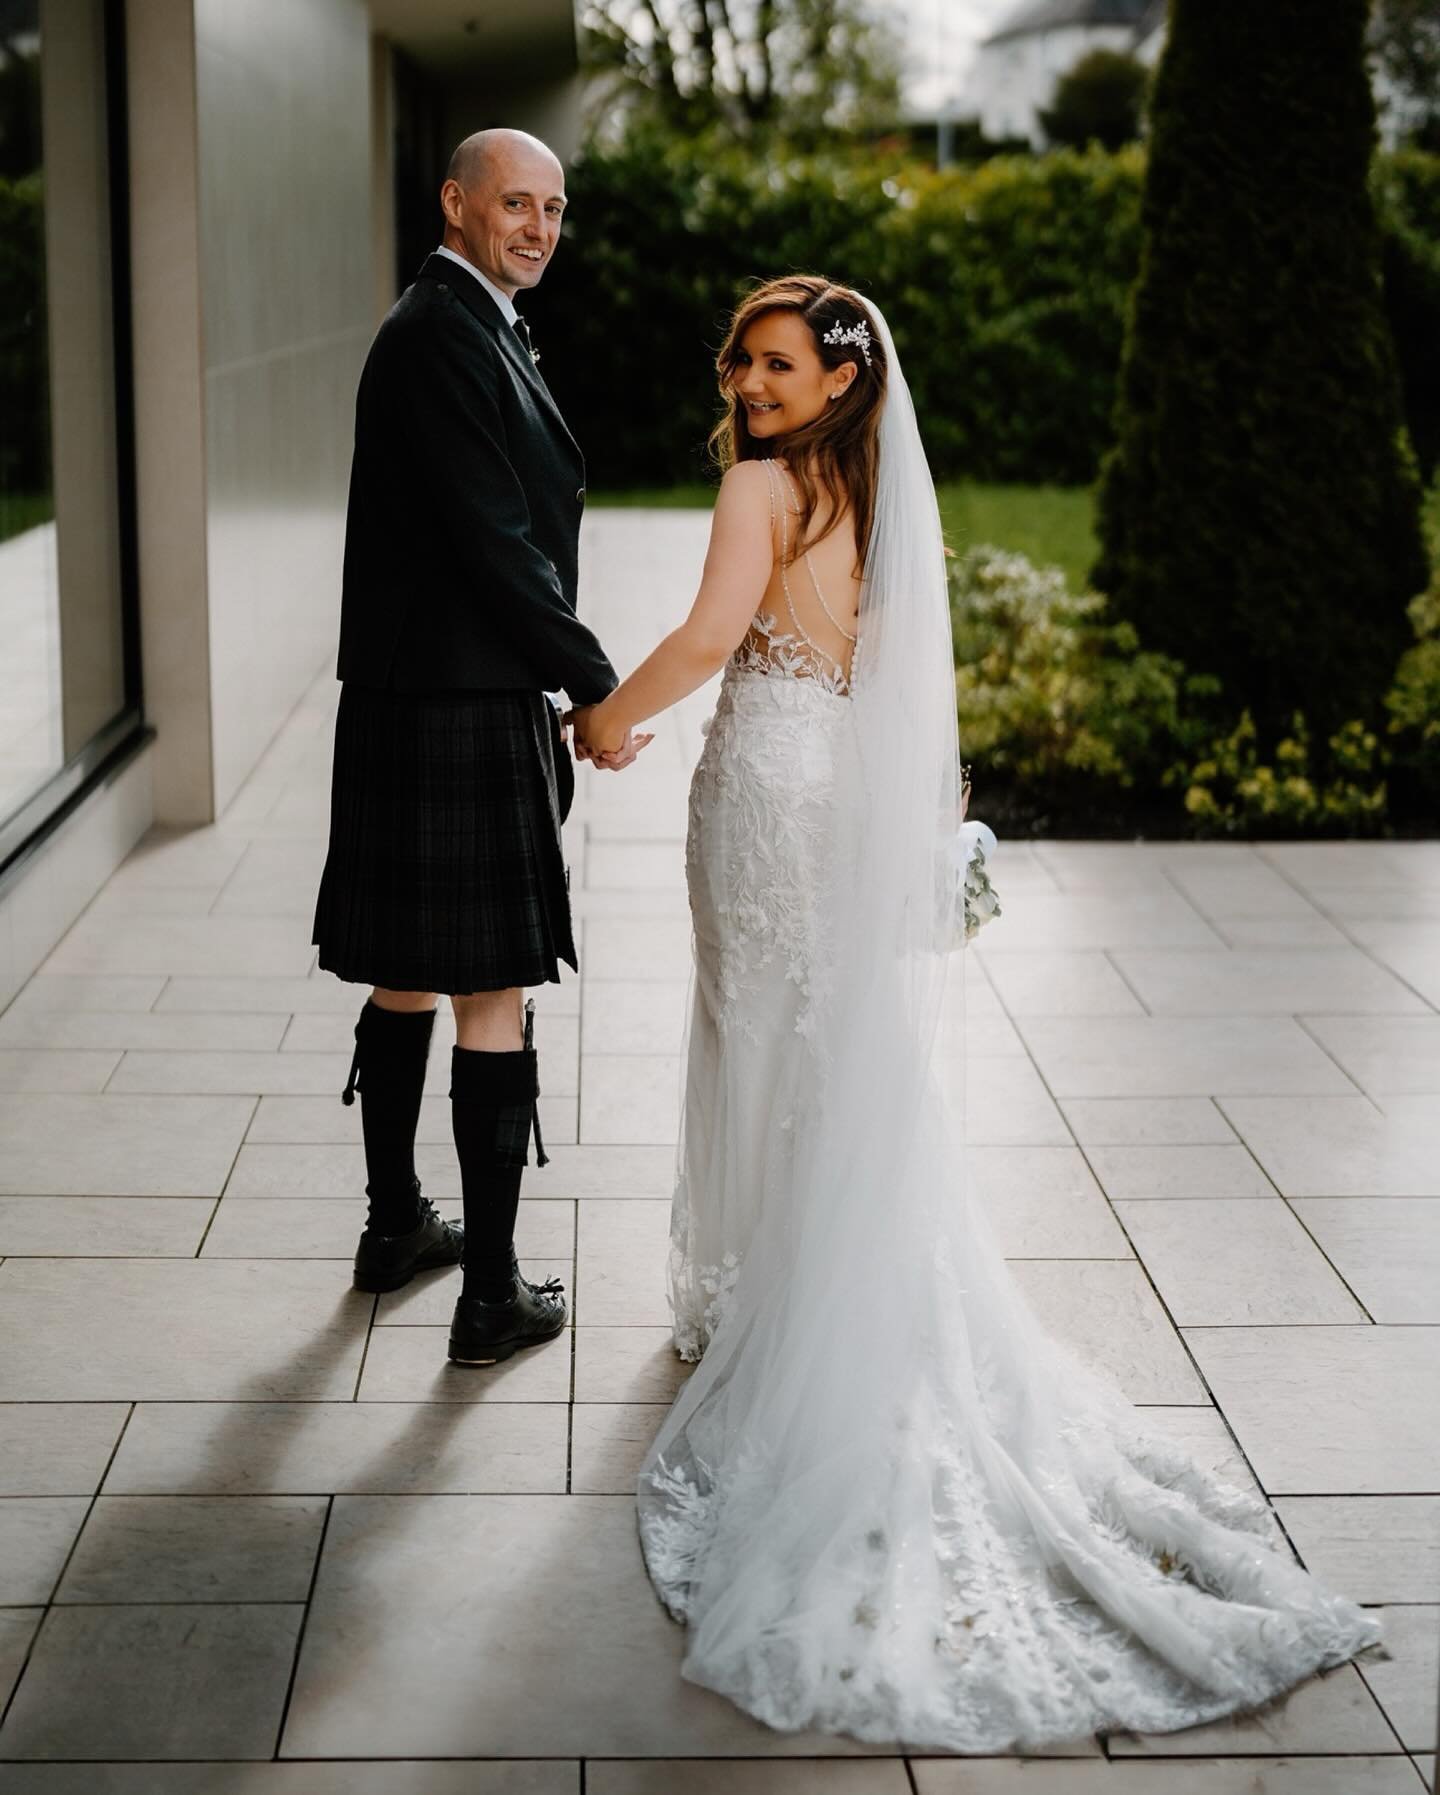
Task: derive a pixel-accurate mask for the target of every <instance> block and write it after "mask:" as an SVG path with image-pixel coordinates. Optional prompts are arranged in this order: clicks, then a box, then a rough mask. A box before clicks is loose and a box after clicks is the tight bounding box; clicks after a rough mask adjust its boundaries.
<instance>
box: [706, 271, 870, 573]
mask: <svg viewBox="0 0 1440 1795" xmlns="http://www.w3.org/2000/svg"><path fill="white" fill-rule="evenodd" d="M767 312H794V313H796V314H797V315H798V316H799V317H801V318H803V319H804V320H805V322H806V324H808V325H809V327H810V335H811V337H812V339H813V341H814V344H815V353H816V354H817V355H818V356H819V357H820V360H821V361H822V362H823V363H824V365H825V366H826V367H827V368H839V367H843V365H844V364H845V363H846V362H847V361H849V362H854V363H855V369H856V375H855V379H854V380H852V381H851V382H850V385H849V386H848V387H847V388H846V390H845V394H844V397H843V398H842V399H841V400H840V401H839V402H838V403H837V404H834V405H827V406H826V407H825V409H824V411H823V412H822V413H821V414H820V416H819V417H818V418H816V419H815V421H814V422H813V423H810V424H806V425H805V426H804V428H803V429H800V430H794V431H791V432H790V434H789V435H788V436H777V437H767V438H763V439H757V438H756V437H753V436H752V435H751V434H750V431H749V429H748V428H747V427H746V423H745V407H744V402H743V400H742V399H741V398H740V395H739V393H738V392H737V391H736V389H735V376H736V372H737V370H738V366H739V356H740V340H741V338H742V337H743V336H744V335H745V332H746V331H747V330H748V329H749V328H750V326H751V325H752V324H753V323H754V322H755V320H756V319H757V318H760V317H763V316H764V315H765V313H767ZM860 323H864V324H865V325H866V326H867V327H868V328H869V331H870V361H869V363H868V365H867V363H866V361H865V357H864V355H863V354H862V353H861V352H860V350H859V349H857V348H856V347H855V345H854V344H853V343H839V344H836V343H827V342H825V341H824V338H825V335H826V333H827V332H828V331H829V330H830V329H831V327H832V326H833V325H837V324H838V325H839V326H840V327H841V329H842V330H850V329H853V328H854V326H855V325H856V324H860ZM715 371H716V373H717V374H718V375H719V378H720V395H721V397H722V398H723V399H725V400H727V401H728V404H727V408H726V411H725V414H724V416H723V417H722V418H721V419H720V421H719V423H717V424H716V426H715V428H714V429H713V430H712V431H711V432H710V452H711V454H712V455H713V456H714V457H715V459H716V461H718V462H719V464H720V466H721V468H722V469H727V468H730V467H732V466H733V465H734V464H735V463H736V462H737V461H764V460H769V459H773V457H774V456H775V455H776V454H777V453H783V455H784V456H785V459H786V461H787V462H788V464H789V468H790V472H791V473H792V474H793V475H794V476H795V483H796V485H797V486H798V487H799V489H800V528H799V529H798V530H797V531H796V533H795V544H794V547H793V549H792V551H791V556H790V559H791V560H792V561H793V560H794V559H795V558H796V556H797V555H799V554H801V553H802V552H803V551H804V550H805V549H807V548H813V547H814V546H815V543H817V542H823V541H824V540H825V538H826V537H827V536H828V535H829V534H830V532H831V531H832V530H833V529H835V527H836V526H837V525H838V524H839V523H840V521H841V519H842V518H844V517H845V516H846V515H847V514H848V513H853V514H854V519H855V550H856V554H857V555H858V557H859V570H863V569H864V566H865V552H866V550H867V549H868V548H869V546H870V530H871V526H872V524H873V523H874V519H875V477H876V471H877V469H878V467H879V463H880V413H881V411H882V409H883V407H884V401H885V385H886V377H887V375H888V373H889V368H888V364H887V362H886V359H885V350H884V348H883V346H882V345H881V342H880V333H879V331H878V330H877V329H876V328H875V319H874V317H873V316H872V315H871V313H870V312H869V310H868V309H867V307H866V305H865V302H864V300H863V299H861V297H860V295H859V294H858V293H857V292H855V290H854V289H853V288H852V287H842V286H840V285H839V284H838V283H837V282H835V281H832V280H826V279H825V277H824V276H823V275H819V274H787V275H785V276H783V277H782V278H781V279H779V280H770V281H765V282H764V283H763V284H762V285H761V286H758V287H756V288H755V290H754V291H753V292H751V293H749V294H747V295H746V297H745V298H744V299H743V300H742V301H741V302H740V305H739V307H738V309H737V310H736V312H735V315H734V317H733V318H732V319H731V320H730V328H729V330H728V331H727V332H726V336H725V341H724V344H723V345H722V347H721V349H720V353H719V354H718V355H717V356H716V358H715ZM822 491H823V492H824V493H825V494H826V496H827V497H828V498H829V500H830V520H829V522H828V523H827V524H826V525H825V528H824V529H823V530H822V531H821V532H820V534H819V535H818V536H816V537H815V539H814V541H813V542H812V541H807V540H806V538H807V534H808V532H809V529H810V525H811V523H812V522H813V521H814V517H815V510H816V506H817V503H818V500H819V495H820V493H821V492H822Z"/></svg>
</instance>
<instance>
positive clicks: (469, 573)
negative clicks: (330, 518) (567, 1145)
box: [314, 130, 635, 1364]
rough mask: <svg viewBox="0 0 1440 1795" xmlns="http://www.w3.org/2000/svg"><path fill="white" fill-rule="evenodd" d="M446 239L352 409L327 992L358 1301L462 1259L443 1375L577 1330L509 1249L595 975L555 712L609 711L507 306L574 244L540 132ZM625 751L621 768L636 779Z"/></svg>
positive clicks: (455, 167) (567, 475)
mask: <svg viewBox="0 0 1440 1795" xmlns="http://www.w3.org/2000/svg"><path fill="white" fill-rule="evenodd" d="M440 206H441V211H442V213H443V215H444V239H443V242H442V244H441V246H440V248H438V249H437V250H436V251H435V253H434V254H433V255H431V256H430V257H429V258H428V260H427V261H426V263H425V265H424V267H423V268H422V269H421V270H420V272H419V274H418V275H417V277H416V279H415V281H414V284H413V285H412V286H410V287H409V288H407V289H406V291H405V293H404V294H403V295H402V297H401V298H400V300H399V302H398V303H397V304H396V306H395V308H394V309H393V310H392V311H391V313H390V315H389V316H388V317H387V318H386V320H385V322H384V323H383V324H382V325H381V327H380V331H379V334H378V335H377V336H376V338H375V341H374V343H373V344H372V345H371V348H370V354H369V356H368V358H367V359H366V363H365V369H364V372H363V373H362V375H361V377H360V390H359V394H358V397H357V399H356V408H355V452H354V460H353V463H352V467H351V476H350V502H349V512H348V515H347V518H346V526H345V569H344V588H343V597H342V604H341V618H340V664H339V673H340V679H341V681H342V682H343V689H342V692H341V697H340V709H339V715H338V717H337V720H336V726H335V762H334V777H333V782H332V793H331V811H330V846H329V855H328V858H327V860H326V865H325V872H324V876H323V878H322V880H321V885H320V895H319V898H318V901H317V905H316V913H315V932H314V939H315V942H316V944H317V945H318V947H319V949H320V955H319V963H320V965H321V966H322V967H323V968H325V969H327V970H328V971H331V972H333V973H336V974H337V975H338V976H339V977H340V978H342V979H346V980H349V981H351V982H353V983H356V984H363V985H369V986H371V987H372V988H373V989H372V993H371V996H370V998H369V1000H368V1001H367V1002H366V1004H365V1006H364V1008H363V1009H362V1011H361V1013H360V1019H359V1021H358V1022H357V1024H356V1027H355V1059H354V1063H353V1065H352V1068H351V1075H350V1082H349V1085H348V1086H347V1088H346V1091H345V1101H346V1102H347V1103H349V1102H353V1100H354V1094H355V1092H356V1090H358V1091H359V1094H360V1110H361V1123H362V1128H363V1133H364V1139H365V1166H366V1175H367V1183H366V1194H367V1196H368V1198H369V1204H370V1207H369V1218H368V1221H367V1224H366V1227H365V1230H364V1232H363V1233H362V1234H361V1236H360V1244H359V1248H358V1250H357V1252H356V1256H355V1283H356V1286H357V1287H358V1288H359V1289H361V1290H396V1289H399V1288H400V1286H401V1285H403V1284H406V1283H408V1282H409V1281H410V1279H411V1278H412V1277H413V1276H414V1274H415V1273H416V1272H417V1271H421V1270H425V1269H427V1268H430V1267H435V1266H443V1265H453V1264H455V1263H457V1262H459V1261H460V1260H461V1258H462V1254H463V1261H464V1280H463V1285H462V1290H461V1295H460V1298H459V1300H458V1302H457V1304H456V1308H455V1317H454V1322H453V1326H452V1329H451V1335H450V1356H451V1358H452V1359H456V1360H458V1361H460V1362H462V1363H470V1364H493V1363H495V1362H496V1361H497V1360H500V1359H505V1358H508V1357H509V1356H510V1355H511V1354H512V1353H513V1352H515V1351H516V1350H517V1348H519V1347H521V1346H528V1345H532V1344H535V1343H538V1342H539V1341H541V1340H547V1339H551V1338H553V1337H554V1336H555V1335H556V1334H558V1333H559V1332H560V1331H561V1330H562V1329H563V1327H564V1325H565V1321H566V1315H567V1311H566V1305H565V1299H564V1296H563V1294H562V1293H561V1290H560V1286H559V1285H558V1284H556V1283H554V1282H553V1281H552V1282H550V1283H547V1284H545V1285H540V1286H537V1285H534V1284H531V1283H528V1282H527V1281H526V1280H525V1279H524V1278H523V1277H521V1276H520V1271H519V1267H518V1265H517V1264H516V1261H515V1256H514V1247H513V1234H514V1224H515V1214H516V1208H517V1204H518V1201H519V1195H520V1182H521V1177H522V1173H523V1169H524V1166H525V1164H526V1161H527V1158H528V1153H529V1141H530V1135H531V1132H532V1128H533V1131H534V1133H535V1137H536V1147H537V1155H538V1156H539V1157H540V1158H541V1160H542V1162H543V1157H544V1156H543V1150H541V1149H540V1142H539V1128H538V1122H537V1116H538V1111H537V1108H536V1098H537V1097H538V1095H539V1088H540V1086H539V1072H538V1061H537V1057H536V1051H535V1047H534V1044H533V1038H532V1033H531V1023H530V1018H529V1017H528V1015H524V1016H522V1007H521V1006H522V999H523V993H524V988H525V987H526V986H530V985H539V984H544V983H545V982H546V981H548V980H558V978H559V976H560V975H559V962H560V961H562V960H563V961H565V962H566V963H567V964H568V965H569V966H571V967H572V968H573V967H575V964H576V956H575V943H574V934H573V929H572V925H571V918H570V902H569V893H568V879H567V876H566V870H565V863H564V858H563V851H562V847H561V837H560V826H561V823H562V821H563V820H564V815H565V811H566V809H567V808H568V799H569V795H570V791H571V789H573V774H572V773H571V769H570V762H569V758H568V755H567V754H566V753H565V750H564V744H563V741H562V739H561V731H560V727H559V725H558V723H557V721H556V716H555V711H554V709H553V707H552V706H551V704H550V702H549V700H548V699H547V697H546V693H547V692H553V691H558V690H560V689H563V690H564V691H565V692H566V693H568V695H569V698H570V701H571V703H572V704H573V705H574V706H576V707H577V708H579V709H580V710H581V712H582V714H583V709H584V707H585V706H588V705H591V704H594V703H595V702H596V701H597V700H599V699H601V698H603V697H604V696H605V695H606V693H607V692H609V691H610V690H611V688H612V687H613V686H614V684H615V674H614V670H613V669H612V667H611V665H610V662H609V661H608V660H607V659H606V657H605V654H604V651H603V650H602V649H601V647H600V644H599V642H598V641H596V639H595V637H594V636H593V635H592V634H591V632H590V631H589V630H588V629H587V628H586V627H585V625H584V624H583V623H581V622H580V621H579V619H578V618H577V616H576V614H575V593H576V566H577V553H578V539H579V530H580V514H581V510H582V508H583V505H584V499H585V464H584V462H583V460H582V459H581V455H580V451H579V449H578V448H577V447H576V445H575V442H574V439H573V438H572V437H571V435H570V432H569V431H568V430H567V429H566V428H565V423H564V420H563V419H562V418H561V416H560V413H559V411H558V410H557V409H556V406H555V402H554V400H553V399H552V398H551V396H550V393H549V391H548V389H547V388H546V385H545V382H544V380H543V379H542V378H541V376H540V372H539V369H538V367H537V366H536V360H535V356H534V352H533V349H532V345H531V343H530V340H529V333H528V331H527V330H526V329H525V326H524V323H523V320H522V319H521V318H520V317H519V314H518V313H517V311H516V307H515V296H516V294H517V293H519V292H521V291H522V290H524V289H528V288H530V287H533V286H535V285H536V283H537V282H538V281H539V280H540V279H541V277H542V275H543V274H544V272H545V269H546V267H547V266H548V264H549V262H550V258H551V256H552V255H553V254H554V252H555V246H556V244H557V242H558V241H559V236H560V220H561V216H562V214H563V212H564V209H565V178H564V172H563V170H562V169H561V167H560V164H559V162H558V161H557V160H556V159H555V157H554V156H553V155H552V154H551V153H550V151H549V150H548V149H547V148H546V147H545V145H544V144H543V143H541V142H539V141H538V140H537V139H536V138H534V137H529V136H527V135H526V134H525V133H524V132H521V131H507V130H494V131H481V132H478V133H477V134H476V135H475V136H473V137H467V138H466V139H465V141H464V142H463V143H462V144H461V145H460V146H459V148H458V149H457V150H456V151H455V153H454V155H453V156H452V157H451V159H450V166H449V168H448V170H447V172H446V177H445V181H444V183H443V185H442V186H441V189H440ZM634 754H635V745H634V743H633V742H631V741H629V740H627V741H626V743H625V744H624V745H623V747H622V748H621V749H620V751H619V752H617V753H616V754H614V755H611V756H608V757H605V759H604V760H603V761H602V764H604V765H609V766H622V765H625V764H627V763H628V761H630V760H633V758H634ZM440 992H445V993H447V994H448V995H449V996H450V1000H451V1005H452V1008H453V1009H454V1012H455V1018H456V1025H457V1042H458V1044H457V1046H456V1047H455V1050H454V1054H453V1058H452V1063H451V1072H450V1098H451V1119H452V1123H453V1127H454V1134H455V1145H456V1150H457V1152H458V1154H459V1158H460V1171H461V1185H462V1191H463V1196H464V1213H465V1226H464V1232H463V1234H462V1232H461V1230H460V1229H459V1228H457V1227H456V1226H455V1225H454V1224H453V1223H451V1222H448V1221H444V1220H442V1219H441V1218H440V1217H439V1216H438V1215H437V1214H436V1212H435V1210H434V1208H433V1206H432V1205H431V1204H430V1202H429V1201H428V1199H426V1198H425V1197H424V1196H422V1194H421V1191H420V1185H419V1181H418V1179H417V1178H416V1176H415V1156H414V1149H415V1130H416V1126H417V1123H418V1119H419V1114H420V1098H421V1093H422V1091H423V1089H424V1083H425V1067H426V1059H427V1055H428V1052H429V1046H430V1034H431V1028H432V1025H433V1022H434V1018H435V1006H436V996H437V993H440Z"/></svg>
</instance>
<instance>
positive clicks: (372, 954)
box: [313, 685, 576, 993]
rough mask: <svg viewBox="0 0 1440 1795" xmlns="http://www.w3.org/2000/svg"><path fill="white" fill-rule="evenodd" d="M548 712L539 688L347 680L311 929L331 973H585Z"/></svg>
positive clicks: (449, 982) (507, 984) (472, 985)
mask: <svg viewBox="0 0 1440 1795" xmlns="http://www.w3.org/2000/svg"><path fill="white" fill-rule="evenodd" d="M550 713H551V706H550V701H549V699H547V698H546V697H545V695H544V693H543V692H443V693H423V694H415V693H406V692H380V691H370V690H366V689H365V688H363V687H352V686H349V685H347V686H345V687H344V688H343V690H342V691H341V694H340V711H339V715H338V717H337V718H336V723H335V770H334V777H333V780H332V784H331V797H330V851H329V855H328V857H327V859H326V862H325V871H324V874H323V876H322V877H321V880H320V895H319V898H318V900H317V903H316V908H315V932H314V935H313V940H314V941H315V943H316V945H317V946H318V947H319V949H320V965H321V966H322V967H323V968H324V970H325V971H327V972H333V973H334V974H335V975H336V976H337V977H339V978H342V979H345V980H347V981H348V982H350V983H352V984H357V985H381V986H383V987H385V988H386V989H388V990H391V991H442V992H446V993H455V992H460V993H464V992H468V991H503V990H508V989H510V988H511V987H513V986H517V985H539V984H544V983H545V982H546V981H548V980H554V979H558V978H559V976H560V969H559V964H558V962H559V961H560V960H564V961H565V962H566V964H567V965H569V966H570V967H572V968H573V967H574V966H575V964H576V960H575V942H574V937H573V934H572V929H571V922H570V899H569V893H568V889H567V883H568V882H567V877H566V871H565V860H564V854H563V851H562V849H561V845H560V823H561V809H560V801H559V795H558V792H557V785H556V767H555V753H556V746H555V744H556V741H557V739H558V734H557V732H556V730H555V725H554V723H553V721H552V718H551V714H550ZM562 752H563V750H562Z"/></svg>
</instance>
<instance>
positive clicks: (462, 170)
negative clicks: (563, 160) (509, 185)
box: [445, 126, 565, 191]
mask: <svg viewBox="0 0 1440 1795" xmlns="http://www.w3.org/2000/svg"><path fill="white" fill-rule="evenodd" d="M517 159H519V160H527V159H528V160H530V161H538V162H542V163H544V164H546V165H547V166H548V167H549V168H550V169H552V170H553V172H554V174H555V178H556V183H557V185H558V186H559V187H560V188H561V190H562V191H563V189H564V186H565V173H564V170H563V169H562V168H561V166H560V159H559V157H558V156H557V155H556V154H555V153H554V151H553V150H552V149H551V148H550V146H549V145H548V144H544V143H541V141H540V139H539V138H538V137H532V136H531V135H530V133H529V132H528V131H511V130H508V129H506V128H505V127H503V126H497V127H496V128H495V129H493V130H490V131H472V132H471V134H470V135H469V136H468V137H467V138H465V139H464V140H463V141H462V142H460V143H457V144H456V145H455V150H454V153H453V154H452V156H451V157H450V166H449V167H448V168H447V169H446V170H445V179H446V180H447V181H456V182H458V183H459V185H460V186H462V187H464V188H466V189H469V188H471V187H479V186H483V185H484V184H485V183H487V182H489V181H492V180H494V179H496V178H497V177H498V178H499V180H500V182H501V185H502V186H503V185H504V183H505V179H506V176H505V173H504V170H505V169H506V168H507V166H508V165H509V163H510V162H512V161H514V160H517Z"/></svg>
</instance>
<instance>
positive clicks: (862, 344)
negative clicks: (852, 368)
mask: <svg viewBox="0 0 1440 1795" xmlns="http://www.w3.org/2000/svg"><path fill="white" fill-rule="evenodd" d="M820 340H821V342H822V343H830V344H832V345H833V346H834V347H836V348H839V347H841V346H842V345H843V344H845V343H853V344H854V345H855V347H856V348H857V349H858V350H859V351H860V353H861V354H862V355H863V356H864V357H865V366H866V367H867V368H868V367H869V366H870V326H869V325H868V324H867V323H866V322H865V320H864V319H863V318H862V319H861V320H860V322H859V323H858V324H832V325H831V326H830V328H829V330H827V331H826V332H825V335H824V336H823V337H822V338H821V339H820Z"/></svg>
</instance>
